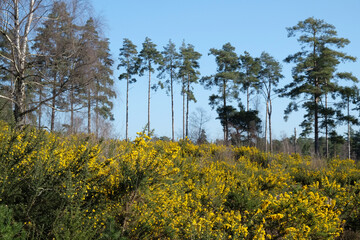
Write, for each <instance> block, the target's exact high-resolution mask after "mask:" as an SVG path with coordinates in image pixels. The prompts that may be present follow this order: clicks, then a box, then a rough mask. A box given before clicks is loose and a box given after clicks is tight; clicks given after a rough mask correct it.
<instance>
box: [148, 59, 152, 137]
mask: <svg viewBox="0 0 360 240" xmlns="http://www.w3.org/2000/svg"><path fill="white" fill-rule="evenodd" d="M150 69H151V63H150V61H149V90H148V135H150V93H151V71H150Z"/></svg>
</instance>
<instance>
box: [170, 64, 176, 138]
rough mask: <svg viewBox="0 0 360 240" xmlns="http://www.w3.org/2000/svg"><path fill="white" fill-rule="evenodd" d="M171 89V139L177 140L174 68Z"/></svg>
mask: <svg viewBox="0 0 360 240" xmlns="http://www.w3.org/2000/svg"><path fill="white" fill-rule="evenodd" d="M170 91H171V139H172V141H175V130H174V129H175V122H174V89H173V76H172V70H171V72H170Z"/></svg>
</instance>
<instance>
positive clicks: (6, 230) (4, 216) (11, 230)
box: [0, 204, 25, 240]
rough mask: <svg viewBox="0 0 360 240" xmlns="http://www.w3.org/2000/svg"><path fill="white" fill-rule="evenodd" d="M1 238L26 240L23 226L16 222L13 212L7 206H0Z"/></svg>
mask: <svg viewBox="0 0 360 240" xmlns="http://www.w3.org/2000/svg"><path fill="white" fill-rule="evenodd" d="M0 238H1V239H4V240H17V239H24V238H25V231H24V230H23V224H21V223H19V222H16V221H15V220H14V216H13V211H12V209H11V208H9V207H8V206H6V205H3V204H1V205H0Z"/></svg>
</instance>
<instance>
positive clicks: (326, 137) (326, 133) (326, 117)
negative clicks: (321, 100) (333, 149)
mask: <svg viewBox="0 0 360 240" xmlns="http://www.w3.org/2000/svg"><path fill="white" fill-rule="evenodd" d="M327 107H328V99H327V93H325V109H326V111H327ZM325 142H326V158H329V137H328V116H327V113H326V114H325Z"/></svg>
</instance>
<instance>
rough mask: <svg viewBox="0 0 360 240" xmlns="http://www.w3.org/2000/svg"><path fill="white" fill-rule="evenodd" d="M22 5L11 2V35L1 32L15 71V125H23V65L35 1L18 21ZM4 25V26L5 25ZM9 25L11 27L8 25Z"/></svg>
mask: <svg viewBox="0 0 360 240" xmlns="http://www.w3.org/2000/svg"><path fill="white" fill-rule="evenodd" d="M21 4H22V3H21V2H20V1H13V3H12V4H10V5H11V7H12V9H13V12H10V13H9V14H8V15H9V16H11V17H12V18H13V20H14V22H13V25H12V26H13V29H10V31H9V32H11V34H12V36H11V35H7V34H8V32H4V31H2V33H3V35H5V38H7V39H8V40H9V41H10V40H11V41H10V42H9V43H10V45H11V47H12V56H13V58H12V60H13V61H12V64H13V67H14V69H15V70H16V74H15V78H14V79H15V83H14V93H13V99H14V101H15V103H14V110H13V113H14V118H15V122H16V124H17V125H20V126H22V125H24V124H25V115H24V114H25V110H26V106H25V104H26V93H25V90H26V83H25V76H24V72H25V65H26V64H25V63H26V55H27V48H28V35H29V33H30V31H31V30H32V28H31V25H32V21H33V17H34V11H35V10H36V9H35V7H34V6H35V0H31V1H30V3H29V11H28V12H26V14H25V17H23V18H22V19H20V11H19V8H20V7H19V5H21ZM24 23H25V26H24V29H21V24H24ZM5 25H6V24H5ZM9 25H11V24H10V23H9Z"/></svg>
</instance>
